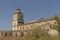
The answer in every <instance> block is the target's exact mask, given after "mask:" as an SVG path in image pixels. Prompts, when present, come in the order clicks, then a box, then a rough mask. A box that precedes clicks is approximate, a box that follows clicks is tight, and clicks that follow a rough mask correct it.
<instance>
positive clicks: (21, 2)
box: [0, 0, 60, 30]
mask: <svg viewBox="0 0 60 40" xmlns="http://www.w3.org/2000/svg"><path fill="white" fill-rule="evenodd" d="M18 6H19V8H20V9H21V11H22V13H23V14H24V21H25V22H29V21H33V20H37V19H40V18H47V17H51V16H54V15H55V14H59V13H60V0H0V30H11V28H12V25H11V23H12V14H13V13H14V12H15V10H16V8H17V7H18Z"/></svg>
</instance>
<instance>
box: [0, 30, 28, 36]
mask: <svg viewBox="0 0 60 40" xmlns="http://www.w3.org/2000/svg"><path fill="white" fill-rule="evenodd" d="M26 34H27V31H11V30H8V31H0V37H2V36H5V37H9V36H19V37H23V36H25V35H26Z"/></svg>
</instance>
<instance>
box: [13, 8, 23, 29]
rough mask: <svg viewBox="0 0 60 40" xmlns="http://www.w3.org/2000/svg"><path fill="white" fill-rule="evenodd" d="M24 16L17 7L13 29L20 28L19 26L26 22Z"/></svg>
mask: <svg viewBox="0 0 60 40" xmlns="http://www.w3.org/2000/svg"><path fill="white" fill-rule="evenodd" d="M23 18H24V17H23V13H22V12H21V10H20V9H19V8H17V9H16V11H15V12H14V14H13V16H12V30H18V28H19V26H20V25H23V24H24V19H23Z"/></svg>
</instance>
